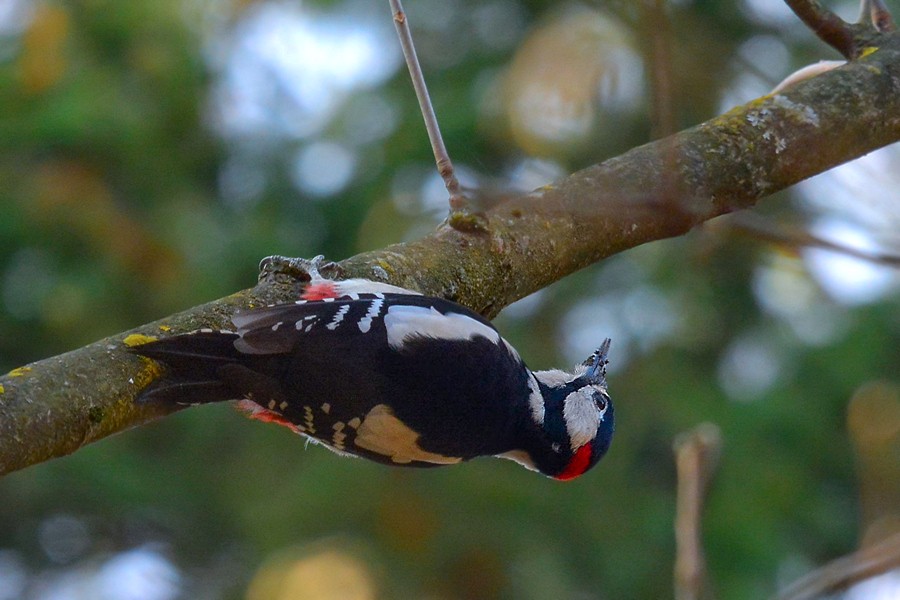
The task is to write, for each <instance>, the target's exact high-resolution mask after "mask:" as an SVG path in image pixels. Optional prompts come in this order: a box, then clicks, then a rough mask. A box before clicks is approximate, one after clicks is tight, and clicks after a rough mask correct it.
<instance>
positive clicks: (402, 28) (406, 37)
mask: <svg viewBox="0 0 900 600" xmlns="http://www.w3.org/2000/svg"><path fill="white" fill-rule="evenodd" d="M388 1H389V2H390V5H391V10H392V11H393V13H394V27H395V28H396V29H397V35H398V36H399V38H400V47H401V48H403V58H405V59H406V66H407V67H408V68H409V75H410V77H411V78H412V84H413V89H414V90H415V91H416V98H417V99H418V101H419V108H420V109H421V111H422V117H423V118H424V119H425V130H426V131H427V132H428V140H429V141H430V142H431V149H432V151H433V152H434V161H435V162H436V163H437V168H438V173H440V175H441V178H442V179H443V180H444V186H445V187H446V188H447V193H448V194H450V209H451V210H461V209H463V208H465V206H466V200H465V197H464V196H463V195H462V192H461V191H460V188H459V181H458V180H457V179H456V173H455V171H454V169H453V163H452V162H450V155H449V154H448V153H447V147H446V146H444V138H443V137H441V128H440V125H438V120H437V115H435V114H434V107H433V106H432V105H431V97H430V96H429V95H428V87H427V86H426V85H425V76H424V75H423V74H422V67H421V66H420V65H419V58H418V56H417V55H416V47H415V45H414V44H413V39H412V33H411V32H410V30H409V23H407V20H406V13H405V12H404V11H403V5H402V4H401V3H400V0H388Z"/></svg>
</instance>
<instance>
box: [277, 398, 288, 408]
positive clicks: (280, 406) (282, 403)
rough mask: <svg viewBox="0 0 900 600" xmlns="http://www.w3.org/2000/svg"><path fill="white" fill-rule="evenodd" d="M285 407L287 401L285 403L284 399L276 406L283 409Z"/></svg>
mask: <svg viewBox="0 0 900 600" xmlns="http://www.w3.org/2000/svg"><path fill="white" fill-rule="evenodd" d="M287 407H288V403H287V401H285V400H282V401H281V404H279V405H278V408H280V409H281V410H284V409H286V408H287Z"/></svg>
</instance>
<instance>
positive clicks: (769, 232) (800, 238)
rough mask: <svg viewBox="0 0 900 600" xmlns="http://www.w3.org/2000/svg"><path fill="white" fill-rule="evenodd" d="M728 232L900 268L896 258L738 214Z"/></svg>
mask: <svg viewBox="0 0 900 600" xmlns="http://www.w3.org/2000/svg"><path fill="white" fill-rule="evenodd" d="M729 224H730V226H731V228H732V229H733V230H735V231H738V232H741V233H744V234H747V235H750V236H752V237H754V238H756V239H759V240H765V241H768V242H772V243H774V244H779V245H782V246H787V247H789V248H796V249H800V248H823V249H825V250H831V251H832V252H837V253H839V254H845V255H847V256H852V257H853V258H858V259H860V260H865V261H869V262H872V263H877V264H881V265H886V266H889V267H900V256H897V255H895V254H886V253H880V252H867V251H865V250H859V249H857V248H852V247H850V246H844V245H843V244H839V243H838V242H834V241H831V240H826V239H824V238H821V237H818V236H816V235H814V234H812V233H810V232H808V231H805V230H802V229H797V228H790V227H788V226H785V225H780V224H779V225H776V224H775V223H771V222H769V221H767V220H766V219H765V218H764V217H761V216H759V215H756V214H750V213H741V214H739V215H734V217H733V218H732V219H730V220H729Z"/></svg>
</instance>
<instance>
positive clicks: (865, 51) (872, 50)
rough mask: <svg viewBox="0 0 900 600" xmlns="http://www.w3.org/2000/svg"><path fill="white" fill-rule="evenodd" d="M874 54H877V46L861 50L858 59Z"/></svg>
mask: <svg viewBox="0 0 900 600" xmlns="http://www.w3.org/2000/svg"><path fill="white" fill-rule="evenodd" d="M876 52H878V46H868V47H867V48H863V51H862V52H860V53H859V58H865V57H867V56H869V55H870V54H874V53H876Z"/></svg>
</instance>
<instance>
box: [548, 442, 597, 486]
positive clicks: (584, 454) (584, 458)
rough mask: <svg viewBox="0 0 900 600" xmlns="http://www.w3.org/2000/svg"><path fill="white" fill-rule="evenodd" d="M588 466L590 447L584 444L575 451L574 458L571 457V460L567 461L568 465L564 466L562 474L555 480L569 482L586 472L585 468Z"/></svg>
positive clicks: (589, 462)
mask: <svg viewBox="0 0 900 600" xmlns="http://www.w3.org/2000/svg"><path fill="white" fill-rule="evenodd" d="M590 464H591V445H590V444H585V445H584V446H582V447H581V448H579V449H578V450H576V451H575V456H573V457H572V460H570V461H569V464H568V465H566V468H565V469H563V472H562V473H560V474H559V475H557V476H556V479H558V480H560V481H569V480H570V479H575V478H576V477H578V476H579V475H581V474H582V473H584V472H585V471H587V468H588V466H589V465H590Z"/></svg>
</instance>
